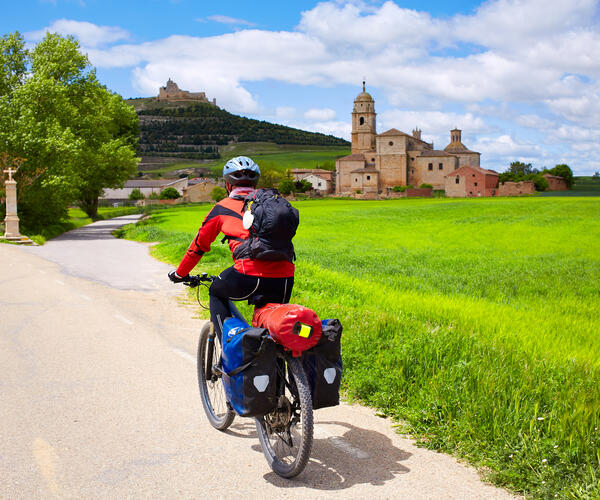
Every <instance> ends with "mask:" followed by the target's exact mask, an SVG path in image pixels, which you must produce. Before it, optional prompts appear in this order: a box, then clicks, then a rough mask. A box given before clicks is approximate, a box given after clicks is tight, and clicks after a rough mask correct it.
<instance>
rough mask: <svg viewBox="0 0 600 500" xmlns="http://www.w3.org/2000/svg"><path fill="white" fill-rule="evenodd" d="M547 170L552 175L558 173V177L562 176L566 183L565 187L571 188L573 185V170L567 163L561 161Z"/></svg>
mask: <svg viewBox="0 0 600 500" xmlns="http://www.w3.org/2000/svg"><path fill="white" fill-rule="evenodd" d="M549 172H550V173H551V174H552V175H558V176H559V177H562V178H563V179H564V180H565V182H566V183H567V187H568V188H569V189H571V186H573V171H572V170H571V167H569V165H565V164H564V163H561V164H559V165H556V166H555V167H554V168H551V169H550V170H549Z"/></svg>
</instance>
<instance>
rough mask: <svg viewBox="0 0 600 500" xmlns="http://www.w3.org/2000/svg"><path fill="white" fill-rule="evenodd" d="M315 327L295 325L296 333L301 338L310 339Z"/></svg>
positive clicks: (301, 324)
mask: <svg viewBox="0 0 600 500" xmlns="http://www.w3.org/2000/svg"><path fill="white" fill-rule="evenodd" d="M312 332H313V327H312V326H309V325H305V324H304V323H296V324H295V325H294V333H297V334H298V335H299V336H300V337H302V338H305V339H308V338H310V336H311V335H312Z"/></svg>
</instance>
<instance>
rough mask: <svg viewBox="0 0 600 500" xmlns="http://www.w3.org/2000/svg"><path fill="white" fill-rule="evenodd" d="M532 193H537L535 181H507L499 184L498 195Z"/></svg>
mask: <svg viewBox="0 0 600 500" xmlns="http://www.w3.org/2000/svg"><path fill="white" fill-rule="evenodd" d="M532 193H535V185H534V183H533V181H522V182H512V181H506V182H501V183H500V184H499V185H498V196H521V195H525V194H532Z"/></svg>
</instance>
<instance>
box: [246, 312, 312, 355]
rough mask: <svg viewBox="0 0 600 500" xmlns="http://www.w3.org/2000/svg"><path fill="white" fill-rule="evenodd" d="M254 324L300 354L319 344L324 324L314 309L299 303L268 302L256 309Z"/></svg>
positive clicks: (295, 353) (276, 340) (293, 352)
mask: <svg viewBox="0 0 600 500" xmlns="http://www.w3.org/2000/svg"><path fill="white" fill-rule="evenodd" d="M252 326H254V327H260V328H266V329H267V330H269V333H270V334H271V337H272V338H273V340H274V341H275V342H277V343H278V344H281V345H282V346H284V347H285V348H287V349H289V350H290V351H292V354H293V355H294V356H300V355H301V354H302V351H306V350H307V349H310V348H311V347H313V346H315V345H317V342H319V339H320V338H321V333H322V331H323V326H322V324H321V320H320V319H319V317H318V316H317V313H315V312H314V311H313V310H312V309H309V308H308V307H304V306H299V305H297V304H267V305H265V306H264V307H261V308H260V309H259V308H257V309H255V310H254V316H253V317H252Z"/></svg>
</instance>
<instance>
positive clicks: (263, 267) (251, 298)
mask: <svg viewBox="0 0 600 500" xmlns="http://www.w3.org/2000/svg"><path fill="white" fill-rule="evenodd" d="M223 177H224V178H225V186H226V188H227V192H228V194H229V196H228V197H227V198H225V199H223V200H221V201H220V202H218V203H217V204H216V205H215V206H214V207H213V209H212V210H211V211H210V212H209V213H208V215H207V216H206V218H205V219H204V222H203V223H202V226H201V227H200V229H199V230H198V234H197V235H196V237H195V238H194V240H193V241H192V243H191V244H190V246H189V248H188V249H187V251H186V253H185V255H184V257H183V259H182V260H181V263H180V264H179V267H178V268H177V269H176V270H174V271H171V272H170V273H169V278H170V279H171V281H173V282H174V283H181V282H183V281H186V279H188V277H189V273H190V271H191V270H192V269H193V268H194V267H195V266H196V264H197V263H198V262H199V260H200V259H201V258H202V255H204V254H205V253H206V252H208V251H209V250H210V245H211V243H212V242H213V241H215V239H216V238H217V236H218V235H219V233H223V234H224V235H225V238H224V239H223V241H225V240H228V242H229V249H230V250H231V252H232V253H233V252H234V250H235V249H236V247H237V246H238V245H240V244H241V242H242V241H243V240H244V239H246V238H247V237H248V230H247V229H244V227H243V225H242V211H243V206H244V199H245V197H246V196H247V195H248V194H251V193H253V192H254V190H255V188H256V185H257V183H258V179H259V177H260V168H259V166H258V165H257V164H256V163H254V161H252V160H251V159H250V158H248V157H246V156H238V157H236V158H233V159H231V160H229V161H228V162H227V163H226V164H225V166H224V167H223ZM293 286H294V264H293V263H292V262H291V261H288V260H280V261H266V260H258V259H251V258H239V259H236V258H235V257H234V264H233V266H231V267H229V268H227V269H225V270H224V271H223V272H222V273H221V274H219V276H218V277H217V279H216V280H215V281H213V283H212V285H211V286H210V288H209V292H208V293H209V304H210V319H211V321H212V323H213V325H214V328H215V331H216V332H217V335H218V337H219V340H220V339H221V335H222V326H223V321H224V320H225V318H227V317H228V316H231V313H230V312H229V307H228V300H248V303H249V304H254V305H255V306H257V307H261V306H263V305H264V304H266V303H269V302H275V303H282V304H287V303H288V302H289V300H290V296H291V294H292V288H293Z"/></svg>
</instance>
